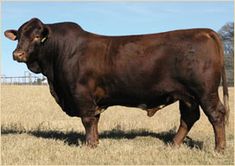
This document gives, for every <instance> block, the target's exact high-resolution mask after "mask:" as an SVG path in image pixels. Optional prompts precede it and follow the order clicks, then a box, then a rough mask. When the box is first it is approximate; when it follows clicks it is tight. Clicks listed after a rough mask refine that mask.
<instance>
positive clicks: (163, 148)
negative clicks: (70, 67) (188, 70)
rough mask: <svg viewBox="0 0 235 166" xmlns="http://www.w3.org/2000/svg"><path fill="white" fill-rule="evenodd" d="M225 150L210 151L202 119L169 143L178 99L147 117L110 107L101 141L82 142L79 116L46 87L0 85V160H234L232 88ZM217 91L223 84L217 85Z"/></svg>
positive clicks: (209, 132)
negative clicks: (65, 108)
mask: <svg viewBox="0 0 235 166" xmlns="http://www.w3.org/2000/svg"><path fill="white" fill-rule="evenodd" d="M229 92H230V109H231V111H230V124H229V126H228V127H227V129H226V137H227V149H226V150H225V152H224V155H222V154H218V153H216V152H214V133H213V130H212V126H211V124H210V123H209V121H208V120H207V118H206V116H205V115H204V113H203V112H202V111H201V118H200V120H199V121H198V122H196V124H195V125H194V127H193V128H192V130H191V131H190V133H189V134H188V137H187V138H186V140H185V143H184V144H183V145H182V146H180V147H178V148H176V147H171V145H170V144H169V143H170V141H171V140H172V138H173V136H174V134H175V133H176V130H177V128H178V126H179V118H180V114H179V110H178V103H175V104H172V105H170V106H168V107H166V108H164V109H163V110H160V111H159V112H157V113H156V114H155V115H154V117H152V118H149V117H147V115H146V112H144V111H142V110H140V109H135V108H126V107H120V106H115V107H110V108H108V109H107V110H106V111H105V112H104V113H103V114H102V115H101V118H100V122H99V133H100V144H99V146H98V147H97V148H95V149H90V148H87V147H86V146H85V145H83V141H84V128H83V126H82V123H81V120H80V118H71V117H69V116H67V115H66V114H65V113H64V112H62V111H61V109H60V107H59V106H58V105H57V104H56V103H55V101H54V99H53V98H52V97H51V95H50V93H49V88H48V87H47V86H7V85H2V87H1V164H3V165H6V164H7V165H10V164H14V165H15V164H28V165H34V164H40V165H45V164H46V165H51V164H53V165H61V164H63V165H66V164H69V165H75V164H76V165H78V164H79V165H83V164H90V165H91V164H133V165H136V164H147V165H149V164H168V165H175V164H190V165H192V164H203V165H206V164H214V165H225V164H229V165H233V164H234V105H233V104H234V103H233V101H234V89H233V88H230V89H229ZM220 94H221V95H222V93H221V89H220Z"/></svg>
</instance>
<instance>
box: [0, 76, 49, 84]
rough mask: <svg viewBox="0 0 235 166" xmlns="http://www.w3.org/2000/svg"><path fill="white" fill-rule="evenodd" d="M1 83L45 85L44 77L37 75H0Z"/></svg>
mask: <svg viewBox="0 0 235 166" xmlns="http://www.w3.org/2000/svg"><path fill="white" fill-rule="evenodd" d="M1 84H11V85H47V81H46V78H45V77H42V78H39V77H37V76H31V75H29V76H17V77H8V76H1Z"/></svg>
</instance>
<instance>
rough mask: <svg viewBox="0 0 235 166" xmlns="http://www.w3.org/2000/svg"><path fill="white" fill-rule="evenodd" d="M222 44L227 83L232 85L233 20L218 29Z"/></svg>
mask: <svg viewBox="0 0 235 166" xmlns="http://www.w3.org/2000/svg"><path fill="white" fill-rule="evenodd" d="M218 33H219V35H220V37H221V39H222V41H223V44H224V55H225V68H226V73H227V79H228V83H229V85H234V22H229V23H226V24H225V25H224V26H223V27H222V28H221V29H220V30H219V31H218Z"/></svg>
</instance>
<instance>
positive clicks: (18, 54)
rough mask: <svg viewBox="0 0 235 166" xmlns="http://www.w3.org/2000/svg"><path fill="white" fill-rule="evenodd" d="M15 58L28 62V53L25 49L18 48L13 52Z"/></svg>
mask: <svg viewBox="0 0 235 166" xmlns="http://www.w3.org/2000/svg"><path fill="white" fill-rule="evenodd" d="M13 59H14V60H16V61H17V62H26V61H27V58H26V53H25V51H21V50H16V51H14V52H13Z"/></svg>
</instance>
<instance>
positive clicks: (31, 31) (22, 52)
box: [4, 18, 49, 73]
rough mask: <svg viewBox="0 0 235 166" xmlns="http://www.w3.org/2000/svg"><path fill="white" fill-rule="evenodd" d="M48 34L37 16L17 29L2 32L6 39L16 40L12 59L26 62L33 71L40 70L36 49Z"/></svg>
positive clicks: (47, 30)
mask: <svg viewBox="0 0 235 166" xmlns="http://www.w3.org/2000/svg"><path fill="white" fill-rule="evenodd" d="M48 34H49V29H48V27H47V26H46V25H45V24H43V23H42V22H41V21H40V20H39V19H37V18H33V19H31V20H29V21H28V22H26V23H24V24H23V25H22V26H21V27H20V28H19V29H18V30H7V31H5V32H4V35H5V36H6V37H7V38H8V39H10V40H13V41H15V40H18V44H17V47H16V49H15V50H14V51H13V59H14V60H16V61H17V62H24V63H26V64H27V66H28V67H29V69H31V71H33V72H35V73H39V72H41V70H40V67H39V65H38V63H37V59H38V50H39V48H40V47H41V46H42V45H43V44H44V42H46V40H47V38H48Z"/></svg>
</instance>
